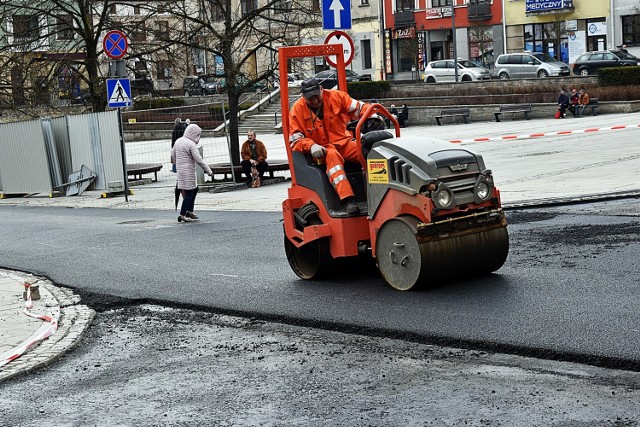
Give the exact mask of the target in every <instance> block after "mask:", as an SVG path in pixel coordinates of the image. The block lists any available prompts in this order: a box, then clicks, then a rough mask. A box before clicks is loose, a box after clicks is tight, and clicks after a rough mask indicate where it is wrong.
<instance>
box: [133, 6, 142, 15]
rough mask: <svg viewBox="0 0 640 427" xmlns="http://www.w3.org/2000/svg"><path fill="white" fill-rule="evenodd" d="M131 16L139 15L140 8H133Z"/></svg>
mask: <svg viewBox="0 0 640 427" xmlns="http://www.w3.org/2000/svg"><path fill="white" fill-rule="evenodd" d="M133 14H134V15H140V6H133Z"/></svg>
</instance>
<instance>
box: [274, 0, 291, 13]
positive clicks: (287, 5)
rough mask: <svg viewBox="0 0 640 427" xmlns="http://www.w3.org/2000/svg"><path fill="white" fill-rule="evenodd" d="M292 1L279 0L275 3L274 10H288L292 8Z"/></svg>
mask: <svg viewBox="0 0 640 427" xmlns="http://www.w3.org/2000/svg"><path fill="white" fill-rule="evenodd" d="M291 3H292V2H291V1H290V0H279V1H278V2H277V3H274V5H273V10H275V11H286V10H291V7H292V5H291Z"/></svg>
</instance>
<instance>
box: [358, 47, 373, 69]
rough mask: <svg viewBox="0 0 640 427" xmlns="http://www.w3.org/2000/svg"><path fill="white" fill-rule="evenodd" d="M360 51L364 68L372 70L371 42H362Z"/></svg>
mask: <svg viewBox="0 0 640 427" xmlns="http://www.w3.org/2000/svg"><path fill="white" fill-rule="evenodd" d="M360 51H361V52H362V53H361V55H360V56H361V58H362V68H363V69H367V68H371V40H362V41H361V42H360Z"/></svg>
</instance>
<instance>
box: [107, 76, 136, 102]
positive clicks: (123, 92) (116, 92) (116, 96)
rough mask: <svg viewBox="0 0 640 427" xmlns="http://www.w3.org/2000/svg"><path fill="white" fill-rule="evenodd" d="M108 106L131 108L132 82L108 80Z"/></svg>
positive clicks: (127, 80)
mask: <svg viewBox="0 0 640 427" xmlns="http://www.w3.org/2000/svg"><path fill="white" fill-rule="evenodd" d="M107 104H108V105H109V107H111V108H120V107H129V106H131V81H130V80H129V79H107Z"/></svg>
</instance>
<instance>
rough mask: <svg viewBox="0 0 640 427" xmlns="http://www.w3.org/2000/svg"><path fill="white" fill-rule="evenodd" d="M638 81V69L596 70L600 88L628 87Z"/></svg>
mask: <svg viewBox="0 0 640 427" xmlns="http://www.w3.org/2000/svg"><path fill="white" fill-rule="evenodd" d="M639 81H640V67H633V66H629V67H610V68H601V69H599V70H598V83H599V84H600V86H630V85H635V84H637V82H639Z"/></svg>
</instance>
